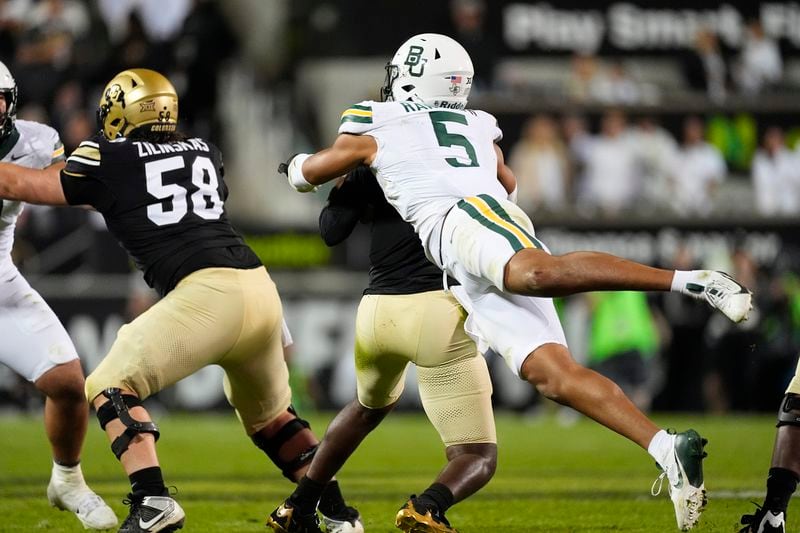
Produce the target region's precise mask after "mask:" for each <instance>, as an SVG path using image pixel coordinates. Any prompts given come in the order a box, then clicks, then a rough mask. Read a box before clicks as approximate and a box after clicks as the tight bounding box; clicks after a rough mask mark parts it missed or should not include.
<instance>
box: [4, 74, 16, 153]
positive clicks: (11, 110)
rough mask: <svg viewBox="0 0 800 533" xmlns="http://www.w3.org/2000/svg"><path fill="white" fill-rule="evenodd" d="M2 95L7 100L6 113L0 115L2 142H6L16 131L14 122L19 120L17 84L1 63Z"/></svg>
mask: <svg viewBox="0 0 800 533" xmlns="http://www.w3.org/2000/svg"><path fill="white" fill-rule="evenodd" d="M0 94H2V95H3V96H4V97H5V99H6V112H5V113H0V141H4V140H5V139H6V138H7V137H8V136H9V135H11V132H12V131H14V121H15V120H16V119H17V82H16V81H14V76H12V75H11V71H10V70H8V67H6V66H5V64H4V63H2V62H0Z"/></svg>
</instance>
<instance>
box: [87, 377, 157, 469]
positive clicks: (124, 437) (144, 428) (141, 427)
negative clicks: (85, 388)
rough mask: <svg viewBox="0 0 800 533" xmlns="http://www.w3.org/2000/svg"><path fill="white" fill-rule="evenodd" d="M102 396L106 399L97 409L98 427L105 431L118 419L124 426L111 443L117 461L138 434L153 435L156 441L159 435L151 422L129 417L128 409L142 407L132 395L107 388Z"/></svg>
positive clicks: (140, 402)
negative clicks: (110, 423)
mask: <svg viewBox="0 0 800 533" xmlns="http://www.w3.org/2000/svg"><path fill="white" fill-rule="evenodd" d="M103 396H104V397H105V398H107V399H108V401H107V402H105V403H104V404H102V405H101V406H100V407H98V409H97V420H98V421H99V422H100V427H101V428H102V429H103V430H104V431H105V429H106V426H107V425H108V423H109V422H111V421H112V420H116V419H119V420H120V422H122V424H123V425H124V426H125V431H123V432H122V434H120V435H119V436H118V437H116V438H115V439H114V441H113V442H112V443H111V451H112V452H114V455H115V456H116V457H117V459H119V458H120V457H122V454H124V453H125V452H126V451H127V450H128V447H129V446H130V444H131V441H132V440H133V439H134V438H135V437H136V436H138V435H140V434H150V435H153V437H154V438H155V440H158V438H159V437H160V435H161V433H160V432H159V430H158V426H156V425H155V424H154V423H153V422H150V421H145V422H143V421H140V420H136V419H135V418H133V416H131V414H130V412H129V411H128V409H130V408H131V407H142V401H141V400H140V399H139V398H138V397H137V396H134V395H132V394H122V391H121V390H120V389H117V388H113V387H112V388H109V389H106V390H104V391H103Z"/></svg>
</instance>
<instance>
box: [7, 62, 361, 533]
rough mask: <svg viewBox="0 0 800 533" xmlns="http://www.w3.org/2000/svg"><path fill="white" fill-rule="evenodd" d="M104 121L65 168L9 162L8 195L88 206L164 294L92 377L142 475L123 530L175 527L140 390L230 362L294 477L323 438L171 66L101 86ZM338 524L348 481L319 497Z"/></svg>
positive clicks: (259, 269) (232, 385)
mask: <svg viewBox="0 0 800 533" xmlns="http://www.w3.org/2000/svg"><path fill="white" fill-rule="evenodd" d="M98 122H99V126H100V129H101V131H99V132H98V133H97V134H96V135H95V136H94V137H92V138H91V139H89V140H87V141H84V142H82V143H81V144H80V146H79V147H78V148H77V149H76V150H75V151H74V152H73V153H72V155H71V156H70V157H69V158H68V159H67V162H66V166H64V165H63V164H59V165H53V166H50V167H48V168H47V169H45V170H33V169H27V168H23V167H17V166H16V165H11V164H2V165H1V166H0V198H7V199H13V200H23V201H27V202H31V203H39V204H49V205H76V206H80V205H89V206H92V207H93V208H95V209H96V210H97V211H99V212H100V213H101V214H102V215H103V217H104V218H105V221H106V224H107V226H108V229H109V231H110V232H111V233H112V235H114V237H116V239H117V240H118V241H119V242H120V244H121V245H122V246H123V247H124V248H125V249H126V250H127V251H128V253H129V254H130V256H131V257H132V258H133V260H134V261H135V263H136V265H137V267H138V268H139V269H141V270H142V272H143V273H144V278H145V280H146V281H147V283H148V284H149V285H150V286H151V287H153V288H155V289H156V290H157V291H158V292H159V293H160V294H161V296H162V299H161V300H160V301H159V302H158V303H156V304H155V305H154V306H153V307H151V308H150V309H149V310H148V311H146V312H145V313H143V314H142V315H141V316H139V317H138V318H136V319H135V320H134V321H133V322H131V323H130V324H128V325H126V326H123V327H122V328H121V329H120V331H119V333H118V335H117V339H116V341H115V342H114V344H113V346H112V347H111V350H110V351H109V353H108V355H107V356H106V357H105V359H103V361H102V362H101V363H100V365H99V366H98V367H97V368H96V369H95V371H94V372H92V373H91V374H90V375H89V377H88V378H87V379H86V395H87V398H88V399H89V401H90V402H91V403H92V404H93V405H94V406H95V408H96V409H97V416H98V419H99V421H100V425H101V427H102V428H103V429H104V430H105V431H106V433H107V435H108V437H109V440H110V441H111V449H112V451H113V452H114V454H115V455H116V456H117V458H118V459H119V460H120V461H121V463H122V466H123V467H124V469H125V472H126V473H127V474H128V476H129V478H130V482H131V493H130V494H129V496H128V499H127V500H126V502H128V503H129V504H130V507H131V509H130V514H129V516H128V517H127V519H126V520H125V522H124V523H123V525H122V527H121V529H120V530H119V531H121V532H126V533H133V532H137V533H138V532H156V531H174V530H176V529H180V528H181V527H182V526H183V523H184V511H183V509H181V507H180V505H179V504H178V502H176V501H175V500H174V499H173V498H171V497H170V496H169V494H168V492H167V490H166V488H165V485H164V480H163V477H162V473H161V469H160V467H159V462H158V458H157V455H156V446H155V443H156V441H157V440H158V437H159V430H158V427H157V426H156V425H155V424H154V423H153V422H152V420H151V418H150V415H149V414H148V412H147V410H146V409H145V408H144V407H143V406H142V400H144V399H145V398H147V397H148V396H150V395H151V394H154V393H156V392H158V391H159V390H161V389H163V388H165V387H167V386H169V385H172V384H173V383H175V382H177V381H178V380H180V379H183V378H185V377H186V376H188V375H190V374H192V373H194V372H196V371H197V370H199V369H200V368H202V367H204V366H206V365H210V364H218V365H220V366H221V367H222V368H223V369H224V370H225V392H226V395H227V397H228V400H229V401H230V403H231V405H233V407H234V408H235V409H236V412H237V414H238V416H239V418H240V420H241V421H242V424H243V425H244V428H245V430H246V432H247V434H248V435H249V436H250V437H251V438H252V440H253V442H254V443H255V444H256V445H257V446H258V447H259V448H261V449H262V450H263V451H264V452H265V453H266V454H267V455H268V456H269V458H270V459H271V460H272V461H273V462H274V463H275V464H276V465H277V466H278V467H279V468H280V469H281V470H282V472H283V474H284V475H285V476H286V477H287V478H289V479H291V480H292V481H297V480H299V479H300V478H301V477H302V475H303V473H304V472H305V471H306V469H307V468H308V464H309V463H310V461H311V459H312V457H313V456H314V453H315V452H316V449H317V444H318V441H317V439H316V438H315V437H314V435H313V433H312V432H311V431H310V429H309V426H308V423H307V422H306V421H304V420H302V419H301V418H299V417H298V416H297V414H296V413H295V412H294V410H293V409H292V407H291V406H290V398H291V391H290V389H289V385H288V377H289V375H288V371H287V368H286V364H285V362H284V359H283V347H282V343H281V324H282V310H281V303H280V299H279V298H278V293H277V291H276V289H275V285H274V283H273V282H272V280H271V279H270V277H269V275H268V274H267V271H266V270H265V269H264V267H263V266H262V265H261V262H260V261H259V259H258V257H256V255H255V254H254V253H253V251H252V250H251V249H250V248H249V247H248V246H247V245H246V244H245V243H244V241H243V240H242V238H241V237H240V236H239V234H238V233H237V232H236V231H235V230H234V229H233V227H232V226H231V224H230V223H229V221H228V218H227V215H226V212H225V206H224V202H225V199H226V198H227V196H228V189H227V187H226V185H225V182H224V179H223V165H222V158H221V155H220V152H219V150H218V149H217V148H216V147H215V146H214V145H212V144H211V143H209V142H207V141H205V140H203V139H199V138H192V137H185V136H183V135H181V134H180V133H178V132H177V131H176V129H177V125H178V97H177V94H176V92H175V89H174V88H173V86H172V84H171V83H170V82H169V81H168V80H167V79H166V78H165V77H164V76H162V75H161V74H159V73H157V72H154V71H151V70H146V69H133V70H126V71H124V72H121V73H120V74H118V75H117V76H115V77H114V78H113V79H112V80H111V81H110V82H109V83H108V85H107V86H106V88H105V90H104V91H103V94H102V97H101V100H100V104H99V110H98ZM320 511H321V512H322V514H323V515H324V517H326V522H327V523H328V530H329V531H336V532H342V533H344V532H360V531H363V526H362V525H361V522H360V519H359V517H358V512H357V511H355V509H353V508H351V507H347V506H346V505H345V503H344V501H343V499H342V496H341V493H340V491H339V488H338V485H337V484H336V483H335V482H334V483H331V484H329V485H327V486H326V488H325V496H324V497H323V498H322V500H321V502H320Z"/></svg>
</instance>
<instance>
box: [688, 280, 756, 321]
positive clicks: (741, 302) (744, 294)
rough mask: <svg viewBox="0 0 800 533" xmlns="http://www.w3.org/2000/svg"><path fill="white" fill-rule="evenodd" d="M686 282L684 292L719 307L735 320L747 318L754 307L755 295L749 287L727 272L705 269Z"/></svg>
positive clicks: (724, 313) (715, 307)
mask: <svg viewBox="0 0 800 533" xmlns="http://www.w3.org/2000/svg"><path fill="white" fill-rule="evenodd" d="M698 274H699V275H698V276H697V278H695V279H694V280H692V281H691V282H689V283H687V284H686V287H685V289H684V290H683V292H684V293H685V294H688V295H690V296H693V297H694V298H697V299H699V300H705V301H706V302H708V305H710V306H711V307H713V308H714V309H718V310H719V311H720V312H721V313H722V314H723V315H725V316H726V317H728V318H729V319H730V320H731V321H733V322H737V323H738V322H741V321H743V320H747V317H748V315H749V314H750V310H751V309H753V295H752V293H751V292H750V291H749V290H747V288H746V287H745V286H744V285H742V284H741V283H739V282H738V281H736V280H735V279H733V278H732V277H730V276H729V275H728V274H726V273H725V272H716V271H714V270H703V271H699V272H698Z"/></svg>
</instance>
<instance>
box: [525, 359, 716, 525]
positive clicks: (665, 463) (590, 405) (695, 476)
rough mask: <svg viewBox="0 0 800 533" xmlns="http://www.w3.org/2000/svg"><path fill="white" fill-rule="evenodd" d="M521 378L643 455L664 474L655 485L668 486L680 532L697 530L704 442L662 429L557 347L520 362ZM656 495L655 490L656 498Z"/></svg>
mask: <svg viewBox="0 0 800 533" xmlns="http://www.w3.org/2000/svg"><path fill="white" fill-rule="evenodd" d="M520 376H521V377H522V378H523V379H525V380H527V381H528V382H529V383H531V384H532V385H534V386H535V387H536V388H537V390H538V391H539V392H540V393H541V394H542V395H544V396H546V397H547V398H550V399H552V400H555V401H557V402H559V403H561V404H563V405H568V406H570V407H572V408H573V409H575V410H577V411H579V412H581V413H583V414H584V415H586V416H588V417H589V418H591V419H593V420H595V421H597V422H599V423H600V424H602V425H604V426H606V427H607V428H609V429H611V430H613V431H615V432H617V433H619V434H620V435H622V436H624V437H627V438H628V439H630V440H632V441H633V442H635V443H636V444H638V445H639V446H641V447H642V448H644V449H645V450H647V451H648V452H649V453H650V455H651V456H652V457H653V458H654V459H655V460H656V462H657V463H658V465H659V467H660V468H661V470H662V475H661V476H659V480H657V482H661V481H663V479H664V478H666V480H667V481H668V486H669V493H670V497H671V499H672V502H673V504H674V507H675V517H676V520H677V523H678V527H679V528H680V529H682V530H684V531H685V530H688V529H691V528H692V527H694V526H695V525H696V524H697V522H698V520H699V519H700V513H702V512H703V510H704V508H705V505H706V496H705V484H704V481H703V459H704V458H705V455H706V454H705V452H704V451H703V447H704V446H705V444H706V441H705V439H703V438H701V437H700V436H699V435H698V434H697V432H695V431H694V430H688V431H685V432H683V433H677V434H675V433H670V432H667V431H665V430H663V429H660V428H659V427H658V426H656V425H655V424H654V423H653V422H652V421H651V420H650V419H649V418H647V417H646V416H645V415H644V414H643V413H642V412H641V411H639V409H637V408H636V406H635V405H634V404H633V402H631V401H630V400H629V399H628V398H627V397H626V396H625V394H624V393H623V392H622V389H620V388H619V387H618V386H617V385H616V384H615V383H614V382H613V381H611V380H609V379H608V378H606V377H604V376H602V375H600V374H598V373H597V372H595V371H593V370H590V369H588V368H585V367H583V366H581V365H579V364H578V363H577V362H576V361H575V360H574V359H573V358H572V356H571V355H570V353H569V350H568V349H567V347H566V346H563V345H560V344H545V345H543V346H540V347H539V348H537V349H536V350H535V351H534V352H533V353H531V354H530V355H529V356H528V357H527V358H526V359H525V361H524V362H523V364H522V366H521V368H520ZM655 489H656V487H655V484H654V487H653V492H654V493H656V494H657V491H656V490H655Z"/></svg>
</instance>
